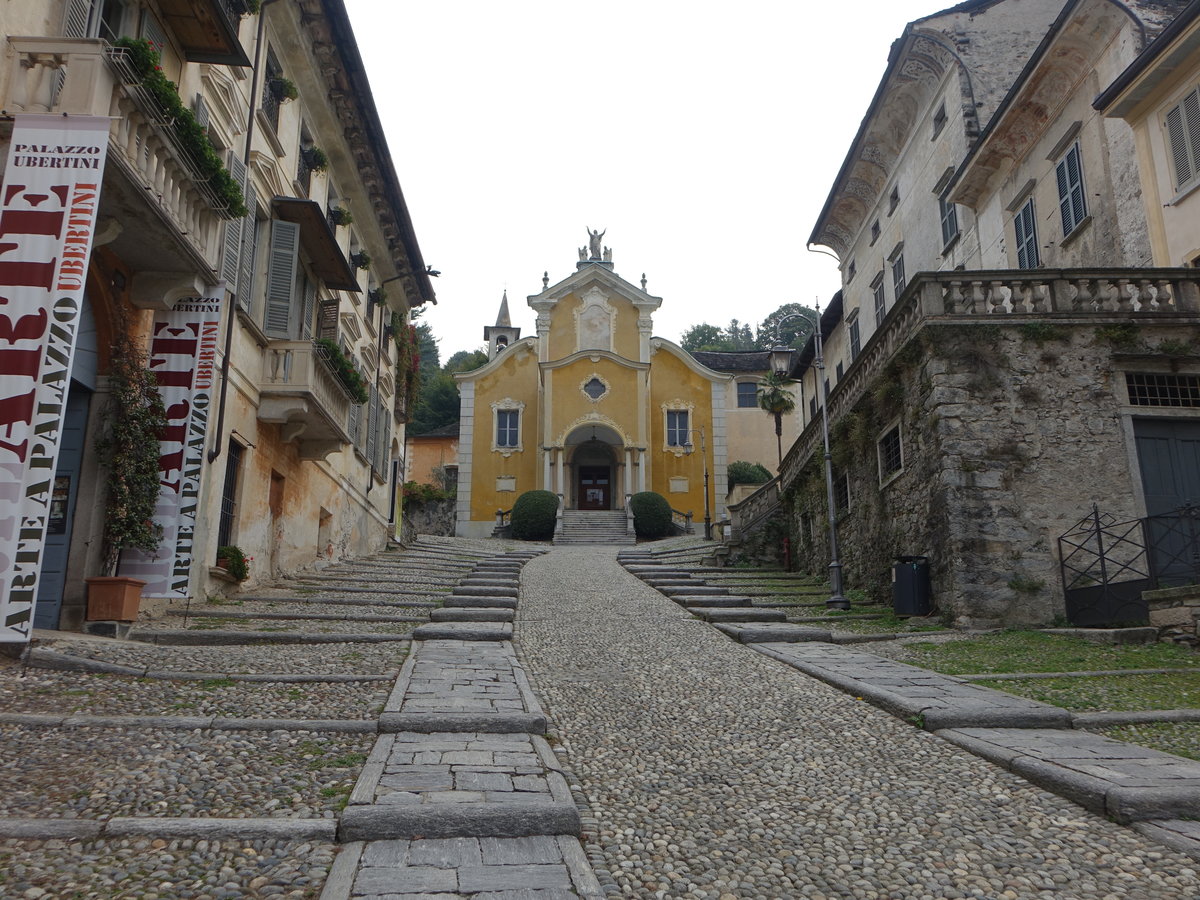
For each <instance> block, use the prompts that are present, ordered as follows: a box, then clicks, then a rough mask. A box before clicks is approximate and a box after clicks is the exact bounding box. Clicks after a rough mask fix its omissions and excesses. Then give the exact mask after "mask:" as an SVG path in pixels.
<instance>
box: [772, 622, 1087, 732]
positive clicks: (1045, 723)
mask: <svg viewBox="0 0 1200 900" xmlns="http://www.w3.org/2000/svg"><path fill="white" fill-rule="evenodd" d="M751 646H753V647H754V648H755V649H756V650H758V651H759V652H760V653H764V654H766V655H768V656H771V657H773V658H775V659H778V660H780V661H781V662H784V663H787V664H788V665H790V666H794V667H795V668H797V669H799V670H800V671H801V672H804V673H805V674H806V675H811V676H813V677H814V678H819V679H821V680H822V681H824V682H825V683H826V684H830V685H833V686H834V687H836V688H839V689H841V690H843V691H845V692H846V693H848V694H853V695H854V696H856V697H862V698H864V699H866V700H869V701H870V702H871V703H873V704H875V705H876V706H879V707H881V708H882V709H886V710H887V711H888V712H891V713H892V714H893V715H897V716H900V717H901V718H903V719H906V720H908V721H910V722H913V723H914V724H917V725H920V726H921V727H923V728H925V729H927V730H929V731H936V730H938V729H942V728H969V727H1000V728H1070V727H1071V717H1070V713H1069V712H1068V711H1067V710H1065V709H1060V708H1059V707H1056V706H1050V705H1048V704H1045V703H1038V702H1037V701H1034V700H1027V699H1025V698H1023V697H1015V696H1013V695H1012V694H1005V693H1003V692H1001V691H994V690H991V689H989V688H984V687H980V686H978V685H975V684H970V683H968V682H965V681H963V680H961V679H959V678H955V677H954V676H952V675H941V674H938V673H937V672H930V671H928V670H927V669H918V668H917V667H916V666H910V665H906V664H905V663H900V662H896V661H894V660H890V659H885V658H883V657H880V656H876V655H875V654H873V653H867V652H866V651H863V650H855V649H850V648H847V647H839V646H834V645H832V644H823V643H789V644H783V643H781V644H764V643H758V644H752V645H751Z"/></svg>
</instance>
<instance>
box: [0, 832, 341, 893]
mask: <svg viewBox="0 0 1200 900" xmlns="http://www.w3.org/2000/svg"><path fill="white" fill-rule="evenodd" d="M336 850H337V848H336V846H335V845H333V844H320V843H296V842H293V843H288V842H285V841H268V840H250V841H245V840H242V841H206V840H172V841H167V840H163V839H161V838H159V839H150V838H139V839H136V840H107V841H105V840H101V841H87V842H83V841H79V842H76V841H65V840H53V841H0V896H3V897H12V898H28V900H65V898H71V900H112V898H115V897H119V898H121V900H224V898H234V897H237V898H244V897H286V898H293V900H295V898H316V897H318V896H320V893H321V885H322V884H323V883H324V881H325V876H326V875H327V874H328V872H329V867H330V865H331V864H332V862H333V857H334V853H335V852H336ZM47 857H52V858H55V859H56V860H57V861H58V862H57V864H56V865H55V866H53V867H47V866H46V865H45V860H46V858H47Z"/></svg>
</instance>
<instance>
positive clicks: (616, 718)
mask: <svg viewBox="0 0 1200 900" xmlns="http://www.w3.org/2000/svg"><path fill="white" fill-rule="evenodd" d="M581 585H585V586H586V589H583V590H581V589H580V586H581ZM522 588H523V591H522V606H521V611H520V613H519V614H518V631H517V634H518V638H519V640H520V643H521V647H522V649H523V652H524V657H525V662H526V664H527V666H528V669H529V671H530V674H531V675H532V676H533V678H534V679H535V688H536V689H537V691H538V693H539V697H540V698H541V700H542V701H543V703H544V704H545V705H546V707H547V712H548V713H549V714H550V716H551V719H552V729H553V730H554V733H555V735H556V736H557V737H558V738H559V739H561V740H562V741H563V744H564V746H565V747H566V748H567V750H568V751H569V758H568V764H569V765H570V766H571V768H572V769H573V770H574V772H575V774H576V775H577V776H578V778H579V780H580V783H581V786H582V788H583V791H584V794H585V795H586V798H587V801H588V803H589V804H590V806H591V809H592V813H593V815H594V816H595V817H596V819H597V820H598V823H599V824H598V828H597V834H596V836H595V844H596V845H597V846H598V850H599V853H600V856H601V858H602V860H603V865H602V866H601V867H600V870H599V871H598V872H597V875H598V876H599V877H600V880H601V882H602V883H606V884H607V885H608V886H609V888H610V889H615V890H617V891H619V892H620V893H622V894H624V895H626V896H636V897H647V898H649V897H673V898H675V897H678V898H714V900H717V898H721V900H731V898H777V897H782V898H790V897H805V898H813V900H817V898H829V900H833V898H838V900H842V898H856V900H859V898H862V900H883V898H887V900H926V898H928V900H943V898H961V897H979V898H987V900H995V898H1002V900H1026V898H1038V900H1041V898H1046V900H1050V898H1054V900H1067V898H1070V900H1116V898H1124V897H1131V896H1138V897H1145V898H1147V900H1149V898H1153V900H1195V898H1196V897H1197V896H1200V874H1198V873H1197V866H1196V864H1195V863H1194V862H1192V861H1191V860H1189V859H1188V858H1186V857H1183V856H1180V855H1178V854H1175V853H1173V852H1171V851H1169V850H1166V849H1165V848H1164V847H1162V846H1161V845H1159V844H1157V843H1155V842H1153V841H1151V840H1148V839H1146V838H1143V837H1141V836H1140V835H1138V834H1137V833H1136V832H1134V831H1132V830H1130V829H1126V828H1122V827H1120V826H1117V825H1114V824H1111V823H1109V822H1107V821H1105V820H1103V819H1101V818H1098V817H1096V816H1093V815H1091V814H1089V813H1087V812H1085V811H1083V810H1081V809H1080V808H1079V807H1077V806H1075V805H1073V804H1072V803H1070V802H1068V801H1066V800H1063V799H1061V798H1058V797H1056V796H1054V795H1051V794H1048V793H1046V792H1044V791H1042V790H1040V789H1037V788H1035V787H1033V786H1031V785H1030V784H1028V783H1027V782H1025V781H1024V780H1022V779H1020V778H1018V777H1016V776H1013V775H1011V774H1010V773H1007V772H1004V771H1003V770H1001V769H999V768H997V767H995V766H993V765H991V764H989V763H987V762H985V761H983V760H980V759H978V758H976V757H974V756H970V755H968V754H965V753H963V752H961V751H958V750H957V749H955V748H954V747H952V746H950V745H948V744H946V743H945V742H943V741H941V740H940V739H939V738H937V737H935V736H934V735H931V734H929V733H926V732H922V731H918V730H917V729H915V728H912V727H910V726H908V725H906V724H904V723H903V722H900V721H898V720H896V719H894V718H893V717H891V716H890V715H888V714H886V713H884V712H881V711H879V710H876V709H874V708H872V707H870V706H868V705H867V704H865V703H862V702H857V701H856V700H855V699H854V698H852V697H849V696H847V695H844V694H842V693H840V692H838V691H835V690H834V689H832V688H830V687H828V686H826V685H824V684H822V683H820V682H817V681H815V680H813V679H809V678H807V677H805V676H803V675H802V674H800V673H798V672H795V671H794V670H791V669H789V668H787V667H784V666H782V665H779V664H777V663H775V662H773V661H771V660H768V659H766V658H764V657H762V656H760V655H758V654H756V653H753V652H752V651H750V650H748V649H747V648H745V647H741V646H738V645H736V644H734V643H732V642H730V641H729V640H727V639H726V638H724V637H723V636H721V635H720V634H719V633H718V632H717V631H716V630H715V629H713V628H711V627H710V626H707V625H704V624H702V623H700V622H698V621H696V620H694V619H691V618H690V617H688V616H687V614H686V613H685V612H684V611H683V610H681V609H678V608H677V607H676V606H675V605H674V604H672V603H671V602H670V601H668V600H666V599H665V598H663V597H662V596H661V595H659V594H658V593H657V592H655V591H653V590H652V589H650V588H648V587H646V586H645V585H643V584H642V583H640V582H639V581H637V580H636V579H635V578H633V577H632V576H631V575H629V574H628V573H626V572H624V571H623V570H621V569H620V568H619V567H618V566H617V564H616V562H615V550H607V549H605V550H601V549H598V548H594V547H589V548H581V549H575V548H559V549H556V550H554V551H553V552H552V553H551V554H548V555H547V556H543V557H541V558H538V559H535V560H533V561H531V562H530V563H529V564H528V565H527V566H526V568H525V570H524V573H523V576H522ZM1131 891H1133V893H1131Z"/></svg>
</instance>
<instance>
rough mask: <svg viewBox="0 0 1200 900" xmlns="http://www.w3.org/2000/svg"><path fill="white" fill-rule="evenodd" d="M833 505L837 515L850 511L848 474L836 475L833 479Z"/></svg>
mask: <svg viewBox="0 0 1200 900" xmlns="http://www.w3.org/2000/svg"><path fill="white" fill-rule="evenodd" d="M833 506H834V509H836V510H837V513H838V515H839V516H841V515H843V514H845V513H848V512H850V476H849V475H836V476H834V479H833Z"/></svg>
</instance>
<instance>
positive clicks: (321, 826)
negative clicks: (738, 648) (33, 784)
mask: <svg viewBox="0 0 1200 900" xmlns="http://www.w3.org/2000/svg"><path fill="white" fill-rule="evenodd" d="M336 835H337V820H335V819H282V818H279V819H232V818H230V819H217V818H212V819H201V818H167V817H161V818H156V817H138V818H125V817H118V818H112V819H104V820H98V819H0V838H4V839H12V840H71V841H93V840H102V839H113V838H128V837H156V838H157V837H161V838H201V839H206V840H226V839H236V840H259V839H261V840H285V841H333V840H335V839H336Z"/></svg>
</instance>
